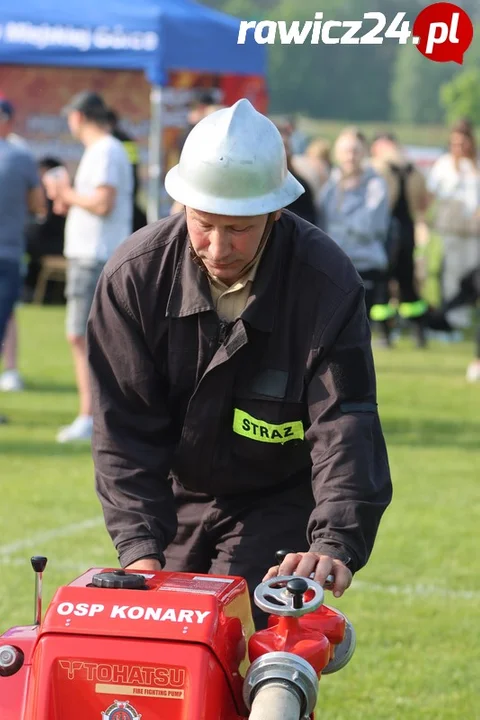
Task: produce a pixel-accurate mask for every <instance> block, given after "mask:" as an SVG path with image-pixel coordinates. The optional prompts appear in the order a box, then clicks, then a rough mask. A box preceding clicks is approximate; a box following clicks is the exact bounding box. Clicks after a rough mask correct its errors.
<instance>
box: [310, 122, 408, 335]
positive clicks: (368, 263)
mask: <svg viewBox="0 0 480 720" xmlns="http://www.w3.org/2000/svg"><path fill="white" fill-rule="evenodd" d="M334 157H335V161H336V167H335V168H334V170H333V171H332V173H331V175H330V179H329V180H328V181H327V183H326V184H325V185H324V186H323V187H322V189H321V191H320V193H319V195H318V196H317V207H318V212H319V224H320V226H321V228H322V230H324V231H325V232H326V233H327V234H328V235H330V237H331V238H333V240H334V241H335V242H336V243H337V245H339V246H340V247H341V248H342V250H344V252H345V253H346V254H347V255H348V256H349V258H350V259H351V261H352V262H353V264H354V266H355V268H356V270H357V272H358V273H359V275H360V276H361V278H362V280H363V283H364V285H365V302H366V305H367V311H368V313H369V317H370V319H371V320H373V321H378V322H380V323H382V328H383V331H384V333H383V334H384V338H385V339H386V340H387V341H388V342H389V337H390V334H389V332H388V328H389V321H390V320H391V318H392V317H393V316H394V310H393V308H391V307H390V306H389V304H388V300H389V293H388V251H387V242H388V236H389V228H390V221H391V217H390V209H389V201H388V189H387V185H386V182H385V180H384V179H383V178H382V177H381V176H380V175H378V174H377V173H376V172H375V171H374V170H373V169H372V168H370V167H366V166H365V159H366V148H365V144H364V142H362V137H361V135H360V134H359V133H358V131H357V130H356V129H355V128H347V129H346V130H344V131H343V132H342V133H341V134H340V135H339V137H338V138H337V141H336V143H335V147H334Z"/></svg>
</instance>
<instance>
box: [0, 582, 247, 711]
mask: <svg viewBox="0 0 480 720" xmlns="http://www.w3.org/2000/svg"><path fill="white" fill-rule="evenodd" d="M102 571H103V569H101V568H96V569H91V570H89V571H88V572H86V573H85V574H83V575H82V576H81V577H79V578H78V579H77V580H75V581H74V582H72V583H71V584H69V585H67V586H65V587H62V588H60V589H59V590H58V591H57V592H56V594H55V596H54V598H53V600H52V602H51V604H50V606H49V608H48V610H47V612H46V615H45V618H44V621H43V623H42V625H41V627H40V628H36V627H26V628H13V629H12V630H10V631H8V632H7V633H6V634H4V635H3V636H1V637H0V649H1V646H2V645H13V646H15V647H18V648H20V649H21V650H22V651H23V652H24V654H25V662H24V665H23V667H22V668H21V670H19V671H18V672H17V673H16V674H15V675H12V676H11V677H0V718H1V720H65V718H67V717H68V718H69V720H84V719H85V718H86V717H88V718H92V719H94V718H98V720H104V719H105V720H139V718H143V720H148V718H157V717H158V718H160V717H165V718H167V717H168V718H169V720H187V719H188V720H200V719H202V720H206V719H207V718H216V719H217V718H218V720H240V719H241V718H244V717H245V716H246V710H245V707H244V705H243V701H242V686H243V678H244V676H245V673H246V670H247V668H248V664H249V663H248V655H247V643H248V640H249V638H250V636H251V635H252V633H253V623H252V617H251V607H250V599H249V594H248V590H247V586H246V583H245V581H244V580H243V579H241V578H232V577H228V578H227V577H212V576H208V575H203V576H202V575H193V574H176V573H165V572H162V573H150V574H148V575H146V582H147V588H146V589H144V590H131V589H129V590H125V589H107V588H97V587H93V586H92V585H91V582H92V576H93V575H94V574H95V573H98V572H102Z"/></svg>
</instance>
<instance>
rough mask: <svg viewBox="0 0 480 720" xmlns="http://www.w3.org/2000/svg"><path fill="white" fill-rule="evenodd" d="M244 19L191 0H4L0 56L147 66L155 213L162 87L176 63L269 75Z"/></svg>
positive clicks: (58, 63)
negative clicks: (243, 32)
mask: <svg viewBox="0 0 480 720" xmlns="http://www.w3.org/2000/svg"><path fill="white" fill-rule="evenodd" d="M239 26H240V20H239V19H237V18H234V17H230V16H229V15H225V14H224V13H220V12H217V11H215V10H212V9H210V8H207V7H205V6H203V5H200V4H199V3H197V2H194V0H68V2H65V0H62V1H60V0H22V1H21V2H20V3H14V2H12V3H6V2H2V3H0V64H12V65H43V66H54V67H72V68H78V67H91V68H99V69H110V70H143V71H144V72H145V74H146V77H147V79H148V80H149V82H150V83H151V86H152V89H151V126H150V139H149V202H148V211H149V212H148V214H149V219H150V220H152V219H155V218H156V217H158V198H159V190H160V178H161V156H162V152H161V151H162V147H161V137H162V118H161V101H162V88H163V87H165V86H166V84H167V82H168V73H169V71H172V70H192V71H197V72H211V73H231V74H238V75H264V74H265V71H266V49H265V46H263V45H258V44H257V43H255V41H254V39H253V38H249V39H247V41H246V42H245V44H241V45H239V44H238V43H237V37H238V30H239Z"/></svg>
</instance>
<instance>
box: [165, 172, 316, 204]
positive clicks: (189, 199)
mask: <svg viewBox="0 0 480 720" xmlns="http://www.w3.org/2000/svg"><path fill="white" fill-rule="evenodd" d="M165 190H166V191H167V193H168V194H169V195H170V197H171V198H173V200H176V201H177V202H179V203H181V204H182V205H185V206H186V207H190V208H193V209H194V210H200V211H201V212H207V213H212V214H214V215H230V216H233V217H253V216H255V215H265V214H267V213H271V212H275V211H276V210H281V209H282V208H284V207H287V206H288V205H290V203H292V202H294V201H295V200H297V199H298V198H299V197H300V196H301V195H303V193H304V192H305V188H304V187H303V185H302V184H301V183H299V182H298V180H296V178H295V177H294V176H293V175H292V173H290V172H289V173H288V174H287V176H286V178H285V181H284V183H283V185H281V186H280V187H279V188H276V189H275V190H274V191H272V192H270V193H267V194H266V195H262V196H260V197H258V196H252V197H242V198H231V197H219V196H218V195H216V196H212V195H208V194H206V193H203V192H199V191H198V190H196V189H195V188H194V187H192V186H191V185H190V184H189V183H188V181H187V180H185V179H184V178H182V177H181V175H180V173H179V166H178V165H175V167H173V168H172V169H171V170H169V171H168V173H167V175H166V177H165Z"/></svg>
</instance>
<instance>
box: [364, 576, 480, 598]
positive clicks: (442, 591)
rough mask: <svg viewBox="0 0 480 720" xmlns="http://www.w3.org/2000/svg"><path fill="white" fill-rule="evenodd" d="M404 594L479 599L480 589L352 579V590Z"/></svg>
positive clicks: (408, 595)
mask: <svg viewBox="0 0 480 720" xmlns="http://www.w3.org/2000/svg"><path fill="white" fill-rule="evenodd" d="M353 590H359V591H360V592H369V593H381V594H382V593H383V594H387V595H404V596H407V597H412V598H413V597H437V598H444V599H452V600H480V590H461V589H456V588H442V587H438V586H437V585H421V584H416V585H381V584H378V583H371V582H366V581H363V580H355V579H354V580H353V583H352V591H353Z"/></svg>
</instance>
